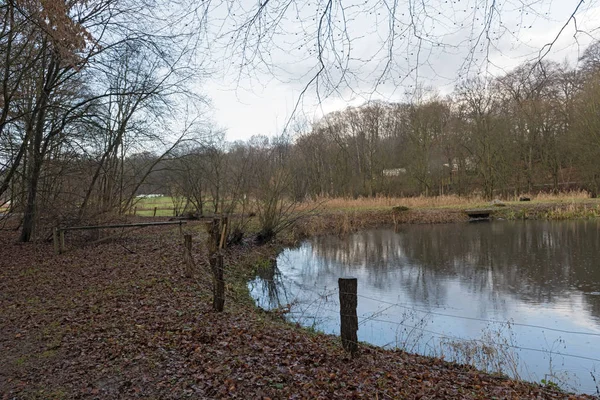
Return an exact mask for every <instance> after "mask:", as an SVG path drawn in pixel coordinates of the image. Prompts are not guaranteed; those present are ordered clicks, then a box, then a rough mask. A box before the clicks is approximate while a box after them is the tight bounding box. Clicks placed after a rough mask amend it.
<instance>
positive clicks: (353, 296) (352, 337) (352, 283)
mask: <svg viewBox="0 0 600 400" xmlns="http://www.w3.org/2000/svg"><path fill="white" fill-rule="evenodd" d="M338 286H339V292H340V320H341V328H340V335H341V336H342V345H343V346H344V350H346V351H348V352H349V353H350V354H351V355H352V356H353V357H354V355H355V354H356V351H357V350H358V336H357V334H356V332H357V331H358V316H357V315H356V307H357V306H358V298H357V286H358V282H357V280H356V278H339V279H338Z"/></svg>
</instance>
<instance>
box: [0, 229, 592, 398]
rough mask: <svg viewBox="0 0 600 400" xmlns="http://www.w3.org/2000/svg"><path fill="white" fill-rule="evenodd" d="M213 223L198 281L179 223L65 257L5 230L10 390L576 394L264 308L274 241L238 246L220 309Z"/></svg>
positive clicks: (2, 294) (0, 328)
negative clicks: (349, 337) (248, 281)
mask: <svg viewBox="0 0 600 400" xmlns="http://www.w3.org/2000/svg"><path fill="white" fill-rule="evenodd" d="M201 228H202V226H201V224H200V223H197V226H193V225H188V226H187V227H186V228H185V229H186V230H188V231H190V232H192V233H193V234H194V258H195V261H196V263H197V271H196V272H197V274H196V276H195V277H194V278H193V279H190V278H186V277H185V274H184V265H183V256H182V252H183V246H182V242H183V240H182V237H181V236H180V232H179V231H178V230H177V229H172V228H169V227H161V228H146V229H144V230H139V231H136V232H132V233H130V234H128V235H125V236H123V237H117V238H116V239H114V240H111V241H107V242H104V243H99V244H89V243H87V244H86V241H87V242H89V241H90V238H89V237H85V236H81V237H71V236H69V235H67V250H68V251H67V252H66V253H65V254H62V255H55V254H54V253H53V248H52V243H40V242H38V243H28V244H18V243H16V239H17V235H16V234H15V233H14V232H7V231H4V232H2V233H0V355H1V358H2V359H1V360H0V365H1V366H0V398H1V399H13V398H16V399H21V398H40V399H51V398H56V399H61V398H69V399H70V398H98V399H100V398H102V399H103V398H136V397H139V398H150V399H152V398H155V399H168V398H174V399H180V398H188V397H189V398H210V399H213V398H215V399H220V398H233V399H235V398H241V399H261V398H262V399H269V398H270V399H280V398H291V399H295V398H311V399H332V398H366V399H405V398H408V399H412V398H415V399H417V398H422V399H429V398H440V399H442V398H443V399H451V398H457V399H458V398H460V399H465V398H477V399H490V398H502V399H504V398H514V399H520V398H536V399H537V398H540V399H542V398H543V399H554V398H569V397H573V398H575V397H576V396H573V395H568V394H565V393H562V392H559V391H556V390H554V389H552V388H544V387H540V386H537V385H532V384H528V383H524V382H519V381H512V380H509V379H506V378H503V377H498V376H491V375H487V374H484V373H480V372H478V371H476V370H474V369H472V368H469V367H464V366H459V365H456V364H450V363H446V362H444V361H441V360H439V359H433V358H427V357H421V356H416V355H411V354H407V353H404V352H401V351H388V350H382V349H379V348H374V347H370V346H366V345H362V346H361V347H360V354H359V356H358V357H356V358H354V359H352V358H350V357H349V356H348V355H346V354H345V353H344V351H343V349H342V348H341V345H340V344H339V341H338V339H337V338H335V337H332V336H326V335H322V334H315V333H311V332H308V331H305V330H302V329H300V328H298V327H295V326H292V325H290V324H287V323H285V322H284V321H282V320H281V318H279V317H277V316H276V315H272V314H271V313H264V312H260V311H257V310H255V309H254V308H253V307H252V304H251V302H250V301H249V296H248V295H247V293H245V289H244V287H243V286H244V285H243V277H244V276H247V275H248V271H249V270H251V268H252V265H251V264H252V263H253V262H254V261H255V260H258V259H260V258H261V257H269V256H272V255H273V254H274V253H273V251H274V250H273V249H272V248H256V247H253V246H250V245H242V246H238V247H236V248H235V249H233V250H231V253H230V254H229V255H228V257H227V271H226V280H228V283H227V301H226V305H225V312H224V313H215V312H213V311H212V310H211V307H210V302H211V293H210V287H211V282H210V278H209V275H208V274H207V273H206V268H205V267H204V266H203V265H205V262H204V258H205V256H204V250H203V247H204V246H203V245H202V241H203V240H204V235H203V233H202V232H201V231H202V229H201ZM581 397H582V398H583V396H581Z"/></svg>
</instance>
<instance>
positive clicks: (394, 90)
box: [202, 0, 600, 141]
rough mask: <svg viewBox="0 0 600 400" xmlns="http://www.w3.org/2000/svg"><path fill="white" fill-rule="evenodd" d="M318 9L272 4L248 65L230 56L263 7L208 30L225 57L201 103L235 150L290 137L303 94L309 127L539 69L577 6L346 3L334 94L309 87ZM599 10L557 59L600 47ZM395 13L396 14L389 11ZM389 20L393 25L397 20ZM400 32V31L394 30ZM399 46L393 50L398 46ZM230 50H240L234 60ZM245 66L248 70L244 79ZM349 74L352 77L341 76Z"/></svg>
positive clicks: (335, 32) (571, 31) (334, 59)
mask: <svg viewBox="0 0 600 400" xmlns="http://www.w3.org/2000/svg"><path fill="white" fill-rule="evenodd" d="M290 3H291V4H292V5H293V6H294V7H289V8H285V15H284V17H283V18H281V19H280V20H278V22H277V25H275V24H274V22H273V21H274V19H271V18H270V17H271V16H272V15H277V16H280V15H282V13H281V11H282V8H278V7H279V6H281V5H285V4H290ZM296 3H299V4H300V3H301V4H302V6H298V5H297V4H296ZM312 3H313V4H311V1H307V2H300V1H298V2H295V1H288V0H286V1H284V0H278V1H276V0H271V3H269V4H274V6H273V8H272V12H273V14H265V15H264V19H263V20H262V21H261V25H260V28H259V29H257V30H254V31H253V30H250V31H245V32H246V33H248V32H249V33H250V34H249V35H248V37H252V34H253V33H255V34H256V35H257V36H254V37H259V36H260V35H262V36H260V37H261V40H260V41H257V40H253V39H249V40H247V41H243V42H244V43H246V44H250V46H248V47H247V48H246V50H245V53H244V55H245V58H241V57H240V55H241V54H242V53H241V51H240V47H239V45H240V44H241V43H242V42H240V41H238V42H237V43H236V45H235V46H231V45H230V44H231V35H230V32H231V31H229V29H236V28H237V27H238V26H240V24H241V23H242V22H243V21H244V20H245V18H247V16H248V14H247V13H246V14H244V13H245V12H247V11H248V10H251V9H256V4H257V1H256V0H247V1H241V2H239V8H237V9H232V8H231V4H230V7H229V8H228V10H227V11H226V12H225V11H223V10H216V11H213V15H218V12H221V13H222V18H221V21H220V24H215V23H214V21H213V25H212V26H211V27H210V29H212V30H213V32H212V34H213V35H214V38H215V39H214V42H215V43H216V45H214V47H213V49H212V54H213V56H214V55H217V57H215V60H216V61H213V62H212V63H211V64H210V65H209V68H210V70H211V73H210V74H209V77H208V79H207V80H206V81H205V82H204V85H203V89H202V91H203V92H204V93H205V94H206V96H207V97H208V98H209V99H210V101H211V103H212V109H213V120H214V122H215V124H216V125H217V126H218V127H220V128H223V129H225V130H226V138H227V140H229V141H234V140H246V139H248V138H250V137H251V136H253V135H259V134H260V135H267V136H273V135H276V134H280V133H281V132H282V130H283V128H284V127H285V126H286V124H287V122H288V121H289V120H290V116H291V114H292V112H293V110H294V109H295V107H296V104H297V102H298V101H299V99H300V95H301V93H302V91H303V90H304V89H305V88H306V92H305V94H304V96H303V97H302V98H301V101H300V103H299V107H298V109H297V110H296V115H297V116H299V117H300V118H304V119H306V120H308V121H311V120H315V119H317V118H319V117H320V116H321V115H322V114H323V113H327V112H331V111H334V110H339V109H343V108H346V107H348V106H356V105H360V104H362V103H364V102H365V101H368V100H369V99H383V100H388V101H405V100H406V99H408V98H410V97H411V96H412V95H413V94H414V88H415V82H418V84H419V85H421V86H427V87H432V88H435V90H437V91H438V92H439V93H440V94H447V93H450V92H451V91H452V90H453V88H454V86H455V85H456V84H457V82H459V81H460V80H461V79H462V78H464V77H466V76H475V75H477V73H478V72H479V73H480V74H492V75H498V74H502V73H503V71H508V70H510V69H512V68H514V67H515V66H517V65H519V64H521V63H523V62H525V61H529V60H534V59H536V58H537V57H538V56H539V54H540V52H542V53H541V54H545V51H546V50H548V46H546V47H544V45H547V44H549V43H551V42H552V41H553V40H554V39H555V38H556V37H557V35H558V34H559V31H560V30H561V28H563V26H564V25H565V24H566V23H567V22H568V21H569V18H570V16H571V15H572V14H573V12H574V11H575V9H576V7H577V5H578V4H579V1H578V0H556V1H546V0H537V1H531V5H530V6H528V5H527V4H526V2H525V1H521V0H504V1H492V0H428V1H426V2H425V3H422V2H418V4H416V3H414V2H413V1H411V0H388V1H385V0H379V1H372V0H369V1H368V2H366V3H368V7H367V6H365V5H364V4H365V1H364V0H362V1H356V2H353V1H350V0H344V2H343V4H344V8H341V7H338V8H335V7H334V8H333V9H331V10H329V14H327V15H328V16H330V17H331V22H330V24H329V28H328V30H326V31H322V32H324V33H323V35H321V42H322V45H323V46H324V51H323V53H322V54H323V56H322V59H323V60H324V64H325V67H326V72H327V73H329V75H328V78H329V79H328V80H327V82H328V83H331V82H334V84H333V85H331V84H330V85H326V84H325V83H326V82H325V80H324V76H323V75H322V76H321V78H320V80H319V83H320V86H319V89H318V88H317V86H316V83H317V81H313V83H312V84H310V85H309V82H310V81H311V79H312V78H314V76H315V73H316V71H317V69H318V68H319V67H320V63H319V59H318V57H317V52H316V51H315V50H316V48H317V46H318V41H317V35H316V32H317V30H318V24H319V22H322V21H321V20H320V16H322V15H323V13H324V12H325V11H327V10H324V9H323V6H324V5H326V4H327V2H325V1H323V0H317V1H316V2H315V1H313V2H312ZM336 3H337V2H333V4H336ZM353 3H354V4H353ZM371 3H372V4H371ZM598 3H599V1H593V0H588V1H587V2H586V3H584V4H582V5H581V6H580V7H579V9H578V11H577V13H576V14H575V17H576V18H575V21H574V20H573V19H571V20H570V22H569V24H568V26H566V27H565V28H564V30H563V32H562V33H561V35H560V37H559V38H558V40H557V41H556V42H555V43H554V45H553V46H552V48H551V49H550V51H549V53H548V54H547V55H546V58H547V59H551V60H556V61H559V62H562V61H565V60H567V61H568V62H570V63H571V65H575V64H576V62H577V59H578V57H579V56H580V55H581V53H582V52H583V50H585V48H586V47H587V45H588V44H589V43H590V42H591V41H593V40H595V39H596V31H595V30H596V29H598V26H599V25H600V23H599V22H598V21H600V4H598ZM233 4H236V3H235V2H234V3H233ZM394 4H395V5H396V7H397V8H396V9H395V10H393V9H392V11H390V6H393V5H394ZM424 4H426V5H424ZM410 9H412V10H413V12H412V13H410V12H408V10H410ZM490 11H492V12H490ZM390 12H393V13H394V15H395V17H394V19H390V18H389V15H390ZM490 15H492V17H491V19H490V18H489V16H490ZM342 18H345V19H346V20H345V23H344V22H343V21H342V20H341V19H342ZM391 21H394V22H396V24H395V25H394V26H392V24H391ZM574 22H576V24H575V23H574ZM229 25H230V26H229ZM575 26H577V28H578V32H576V29H575ZM269 27H270V30H269ZM266 33H273V35H271V36H268V35H266ZM390 37H394V38H395V39H394V42H393V45H390V40H389V38H390ZM218 38H220V39H218ZM323 38H325V40H323ZM488 38H489V39H488ZM219 40H221V41H220V42H219ZM226 44H229V45H230V46H229V47H228V48H227V49H225V48H224V46H225V45H226ZM340 56H341V57H340ZM251 57H254V58H251ZM261 57H262V58H261ZM257 60H258V61H257ZM263 60H264V62H262V61H263ZM340 60H342V61H340ZM242 63H247V66H246V68H242V69H241V70H240V68H239V65H240V64H242ZM338 66H339V67H340V68H339V69H337V68H336V67H338ZM341 70H345V72H347V73H348V74H347V75H345V76H342V74H341V72H340V71H341ZM342 78H343V79H342ZM331 89H335V90H331ZM317 93H320V99H319V98H318V96H317Z"/></svg>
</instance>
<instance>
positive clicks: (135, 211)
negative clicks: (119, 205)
mask: <svg viewBox="0 0 600 400" xmlns="http://www.w3.org/2000/svg"><path fill="white" fill-rule="evenodd" d="M135 214H137V206H135V207H133V216H134V217H135Z"/></svg>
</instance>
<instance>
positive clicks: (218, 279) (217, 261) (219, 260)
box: [211, 254, 225, 312]
mask: <svg viewBox="0 0 600 400" xmlns="http://www.w3.org/2000/svg"><path fill="white" fill-rule="evenodd" d="M211 261H212V262H211V264H213V277H214V279H213V308H214V310H215V311H218V312H222V311H223V307H224V306H225V280H224V279H223V255H222V254H215V255H214V256H213V257H212V260H211Z"/></svg>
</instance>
